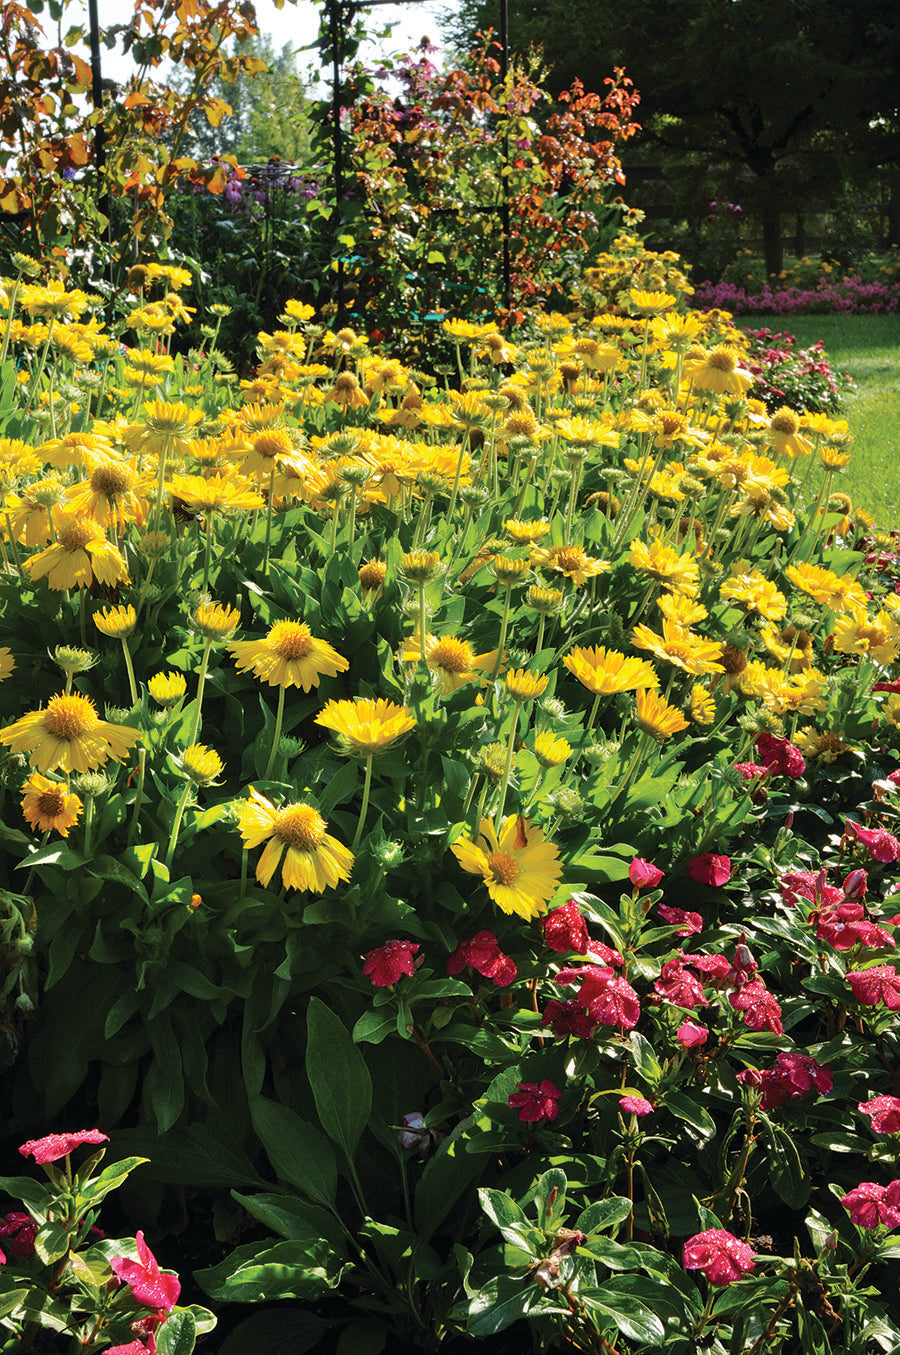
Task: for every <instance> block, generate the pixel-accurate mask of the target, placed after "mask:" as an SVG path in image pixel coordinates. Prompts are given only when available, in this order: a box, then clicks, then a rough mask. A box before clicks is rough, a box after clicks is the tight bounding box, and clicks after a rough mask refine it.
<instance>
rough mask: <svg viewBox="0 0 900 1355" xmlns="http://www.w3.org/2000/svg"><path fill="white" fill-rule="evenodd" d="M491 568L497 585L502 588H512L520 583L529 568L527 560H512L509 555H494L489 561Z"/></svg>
mask: <svg viewBox="0 0 900 1355" xmlns="http://www.w3.org/2000/svg"><path fill="white" fill-rule="evenodd" d="M491 568H492V569H493V571H494V575H495V577H496V579H497V582H498V583H499V584H501V585H502V586H503V587H504V588H512V586H513V584H516V583H521V582H522V580H523V579H524V577H525V575H526V574H527V573H528V572H529V570H530V568H531V566H530V565H529V563H528V561H527V560H514V559H513V558H512V556H510V555H495V556H494V558H493V560H492V561H491Z"/></svg>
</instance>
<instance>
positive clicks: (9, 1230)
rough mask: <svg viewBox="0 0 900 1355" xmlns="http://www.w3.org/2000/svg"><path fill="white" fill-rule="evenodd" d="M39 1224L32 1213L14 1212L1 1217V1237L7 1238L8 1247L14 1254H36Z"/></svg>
mask: <svg viewBox="0 0 900 1355" xmlns="http://www.w3.org/2000/svg"><path fill="white" fill-rule="evenodd" d="M37 1231H38V1225H37V1224H36V1223H35V1221H34V1219H33V1218H32V1217H31V1215H30V1214H22V1213H17V1212H13V1213H11V1214H7V1215H6V1217H5V1218H2V1219H0V1237H5V1238H6V1239H7V1243H6V1246H7V1249H8V1251H9V1252H10V1254H11V1255H12V1256H21V1257H26V1256H34V1239H35V1238H36V1237H37Z"/></svg>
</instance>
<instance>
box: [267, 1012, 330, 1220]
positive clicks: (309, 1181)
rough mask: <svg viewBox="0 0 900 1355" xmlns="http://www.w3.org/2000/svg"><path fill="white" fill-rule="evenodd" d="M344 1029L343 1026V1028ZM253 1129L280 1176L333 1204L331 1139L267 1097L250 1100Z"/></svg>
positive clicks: (317, 1200) (321, 1202) (325, 1203)
mask: <svg viewBox="0 0 900 1355" xmlns="http://www.w3.org/2000/svg"><path fill="white" fill-rule="evenodd" d="M341 1029H342V1030H343V1026H342V1027H341ZM250 1114H251V1117H252V1119H253V1128H254V1129H255V1130H256V1132H257V1134H258V1135H259V1137H260V1138H261V1139H262V1142H263V1146H264V1147H265V1150H266V1152H267V1153H268V1156H269V1161H270V1162H271V1164H272V1166H273V1167H274V1168H275V1171H276V1173H277V1174H278V1176H280V1177H281V1178H282V1180H284V1181H290V1183H291V1185H292V1186H296V1187H297V1189H298V1190H300V1191H302V1192H303V1194H304V1195H306V1196H308V1198H309V1199H311V1200H313V1201H315V1202H316V1203H317V1204H323V1205H326V1206H331V1205H333V1204H334V1200H335V1195H336V1194H337V1178H338V1173H337V1162H336V1160H335V1156H334V1151H333V1149H332V1147H331V1145H330V1144H329V1142H328V1140H327V1139H325V1138H323V1136H322V1135H321V1134H320V1133H319V1131H318V1129H316V1128H315V1126H314V1125H311V1124H308V1123H307V1121H306V1120H301V1118H300V1116H299V1115H298V1114H297V1113H296V1112H295V1111H293V1110H291V1108H290V1106H282V1105H279V1103H278V1102H277V1101H269V1100H267V1098H266V1097H264V1096H255V1097H254V1098H253V1100H252V1101H251V1103H250Z"/></svg>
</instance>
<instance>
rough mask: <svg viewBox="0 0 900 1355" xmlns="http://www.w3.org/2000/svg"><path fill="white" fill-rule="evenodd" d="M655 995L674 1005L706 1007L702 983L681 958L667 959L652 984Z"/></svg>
mask: <svg viewBox="0 0 900 1355" xmlns="http://www.w3.org/2000/svg"><path fill="white" fill-rule="evenodd" d="M653 991H654V993H655V994H656V996H657V997H661V998H663V1000H664V1001H666V1002H673V1003H674V1004H675V1006H676V1007H707V1006H708V1005H709V1003H708V1002H707V1001H706V998H705V997H704V996H703V984H702V983H701V982H700V980H699V979H698V978H697V975H696V974H693V973H692V972H691V970H690V969H686V968H685V966H684V963H683V961H682V960H680V959H678V960H667V961H666V963H665V964H664V965H663V967H662V971H661V973H660V976H659V978H658V979H657V980H656V982H655V983H654V985H653Z"/></svg>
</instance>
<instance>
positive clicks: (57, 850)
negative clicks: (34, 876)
mask: <svg viewBox="0 0 900 1355" xmlns="http://www.w3.org/2000/svg"><path fill="white" fill-rule="evenodd" d="M84 864H85V861H84V857H83V856H79V855H78V853H77V852H73V851H72V849H71V848H70V847H66V846H65V845H64V844H63V843H57V842H48V843H46V845H45V846H43V847H38V849H37V851H36V852H32V853H31V855H30V856H26V857H25V859H24V861H17V862H16V867H15V868H16V870H22V869H24V868H25V867H28V868H29V869H30V868H31V867H32V866H57V867H58V868H59V869H60V870H79V869H80V868H81V867H82V866H83V865H84Z"/></svg>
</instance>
